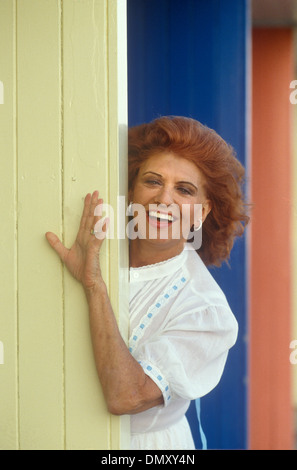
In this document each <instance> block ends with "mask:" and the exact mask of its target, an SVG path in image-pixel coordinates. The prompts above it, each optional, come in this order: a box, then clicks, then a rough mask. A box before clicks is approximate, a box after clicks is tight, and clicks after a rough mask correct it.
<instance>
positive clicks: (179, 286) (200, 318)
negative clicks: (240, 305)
mask: <svg viewBox="0 0 297 470" xmlns="http://www.w3.org/2000/svg"><path fill="white" fill-rule="evenodd" d="M237 332H238V325H237V321H236V319H235V317H234V315H233V313H232V311H231V309H230V307H229V305H228V302H227V300H226V297H225V295H224V294H223V292H222V290H221V289H220V287H219V286H218V284H217V283H216V281H215V280H214V279H213V277H212V276H211V274H210V273H209V271H208V269H207V268H206V266H205V265H204V263H203V262H202V260H201V259H200V257H199V256H198V255H197V253H196V252H195V251H194V249H193V248H191V245H186V247H185V249H184V250H183V252H182V253H181V254H180V255H178V256H176V257H174V258H171V259H169V260H167V261H164V262H161V263H157V264H154V265H149V266H144V267H141V268H130V340H129V349H130V352H131V354H132V355H133V356H134V358H135V359H136V360H137V361H138V362H139V363H140V364H141V366H142V367H143V370H144V372H145V373H146V374H147V375H148V376H149V377H150V378H151V379H152V380H153V381H154V382H155V383H156V384H157V385H158V387H159V388H160V390H161V391H162V394H163V398H164V404H163V405H161V406H157V407H154V408H150V409H149V410H146V411H144V412H142V413H138V414H135V415H133V416H132V417H131V433H132V444H131V446H132V448H134V449H136V448H141V449H164V448H166V449H174V448H175V449H182V448H194V447H193V441H192V437H191V433H190V428H189V426H188V424H187V423H186V422H185V413H186V411H187V409H188V407H189V405H190V401H191V400H193V399H197V398H198V397H202V396H203V395H205V394H207V393H208V392H210V391H211V390H212V389H213V388H214V387H215V386H216V385H217V384H218V382H219V380H220V378H221V375H222V373H223V370H224V366H225V363H226V359H227V355H228V350H229V349H230V348H231V347H232V346H233V345H234V343H235V341H236V338H237ZM185 428H187V429H185ZM181 430H182V432H181ZM185 434H188V436H187V437H186V438H185ZM184 439H185V440H186V442H183V440H184ZM191 442H192V443H191ZM182 446H184V447H182Z"/></svg>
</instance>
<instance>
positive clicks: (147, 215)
mask: <svg viewBox="0 0 297 470" xmlns="http://www.w3.org/2000/svg"><path fill="white" fill-rule="evenodd" d="M243 176H244V170H243V168H242V166H241V164H240V163H239V162H238V160H237V159H236V158H235V156H234V154H233V150H232V148H231V147H230V146H229V145H227V144H226V143H225V142H224V140H223V139H222V138H221V137H219V136H218V135H217V134H216V133H215V132H214V131H213V130H210V129H208V128H207V127H205V126H203V125H201V124H200V123H199V122H197V121H195V120H193V119H189V118H182V117H162V118H159V119H156V120H155V121H153V122H151V123H150V124H144V125H141V126H137V127H135V128H132V129H130V131H129V199H130V205H129V207H130V213H131V216H132V217H133V216H135V219H132V220H136V213H137V217H138V218H137V224H135V227H134V231H133V233H134V234H135V228H136V229H137V230H136V231H137V236H136V237H135V236H133V237H132V236H131V240H130V341H129V347H127V346H126V344H125V342H124V341H123V339H122V337H121V335H120V333H119V330H118V326H117V323H116V320H115V316H114V313H113V310H112V306H111V304H110V301H109V297H108V293H107V289H106V285H105V283H104V280H103V278H102V275H101V270H100V261H99V256H98V255H99V252H100V248H101V246H102V243H103V242H104V236H105V233H106V230H107V224H106V223H103V228H102V230H101V231H100V230H99V232H100V233H99V234H97V233H96V230H95V232H94V227H96V228H98V221H101V216H100V215H94V214H99V212H100V211H99V212H98V206H100V204H102V202H103V201H102V199H100V198H99V194H98V191H95V192H94V193H93V194H92V195H91V194H88V195H87V196H86V198H85V203H84V210H83V214H82V219H81V223H80V228H79V231H78V235H77V238H76V241H75V242H74V245H73V246H72V248H71V249H70V250H68V249H66V248H65V247H64V246H63V244H62V243H61V242H60V241H59V239H58V238H57V237H56V235H54V234H53V233H50V232H48V233H47V234H46V236H47V239H48V241H49V243H50V245H51V246H52V247H53V248H54V249H55V250H56V252H57V253H58V254H59V256H60V257H61V259H62V261H63V262H64V263H65V265H66V266H67V267H68V269H69V271H70V272H71V274H72V275H73V276H74V277H75V278H76V279H77V280H78V281H80V282H81V283H82V285H83V287H84V291H85V294H86V299H87V302H88V307H89V317H90V327H91V335H92V342H93V349H94V357H95V362H96V366H97V371H98V376H99V379H100V382H101V385H102V389H103V392H104V396H105V400H106V403H107V407H108V410H109V411H110V412H111V413H113V414H116V415H122V414H130V415H131V432H132V437H131V439H132V441H131V448H133V449H162V450H164V449H194V448H195V446H194V442H193V439H192V435H191V431H190V428H189V425H188V423H187V420H186V417H185V413H186V411H187V409H188V406H189V404H190V400H192V399H196V398H198V397H201V396H203V395H205V394H206V393H208V392H209V391H210V390H212V389H213V388H214V387H215V386H216V385H217V383H218V382H219V380H220V377H221V375H222V372H223V369H224V366H225V362H226V358H227V354H228V350H229V349H230V348H231V347H232V346H233V345H234V343H235V341H236V337H237V322H236V320H235V317H234V315H233V313H232V312H231V310H230V307H229V305H228V303H227V300H226V298H225V296H224V294H223V293H222V291H221V289H220V288H219V286H218V285H217V284H216V282H215V281H214V279H213V278H212V276H211V275H210V273H209V271H208V270H207V268H206V266H208V265H220V264H221V263H222V262H223V261H225V260H227V259H228V256H229V254H230V251H231V248H232V246H233V242H234V239H235V237H236V236H239V235H242V233H243V230H244V226H245V225H246V223H247V222H248V217H247V215H246V213H245V204H244V201H243V195H242V191H241V184H242V181H243ZM197 206H198V207H200V208H201V210H200V211H196V210H195V208H196V207H197ZM135 207H136V211H135V210H134V209H133V208H135ZM96 208H97V209H96ZM140 208H143V211H141V210H140ZM96 210H97V212H96ZM197 214H198V215H197ZM101 225H102V221H101ZM202 225H203V239H202V244H201V246H200V244H199V246H198V247H197V246H195V244H194V246H193V243H190V242H188V238H189V239H192V238H193V234H194V235H195V234H196V235H197V234H199V233H200V234H201V230H202V228H201V226H202ZM185 226H186V227H187V226H188V232H190V233H186V234H185V229H184V227H185ZM177 228H178V229H179V230H177ZM152 232H153V236H151V234H152ZM164 233H165V235H166V236H164ZM177 233H179V236H176V234H177ZM194 238H195V237H194ZM196 250H197V251H196Z"/></svg>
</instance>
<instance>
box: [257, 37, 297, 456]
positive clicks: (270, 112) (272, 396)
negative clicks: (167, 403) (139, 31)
mask: <svg viewBox="0 0 297 470" xmlns="http://www.w3.org/2000/svg"><path fill="white" fill-rule="evenodd" d="M296 78H297V77H296ZM252 79H253V103H252V104H253V110H252V168H251V177H252V181H251V191H252V202H253V203H254V209H253V212H252V224H251V259H250V387H249V391H250V403H249V426H250V429H249V441H250V444H249V445H250V448H251V449H291V448H292V447H293V424H292V423H293V420H292V404H291V380H290V362H289V355H290V352H291V351H290V349H289V344H290V341H291V339H292V338H291V300H290V299H291V294H290V289H291V286H290V272H291V266H290V265H291V253H290V216H291V204H292V202H291V189H290V171H291V157H292V155H291V120H290V111H291V107H292V105H291V103H290V100H289V96H290V92H291V91H292V90H290V88H289V85H290V82H291V81H292V79H293V34H292V31H291V30H290V29H282V28H270V29H255V30H254V32H253V76H252Z"/></svg>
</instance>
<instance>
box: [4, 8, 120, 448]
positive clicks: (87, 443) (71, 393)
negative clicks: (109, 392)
mask: <svg viewBox="0 0 297 470" xmlns="http://www.w3.org/2000/svg"><path fill="white" fill-rule="evenodd" d="M125 23H126V15H125V0H94V1H93V0H79V1H76V2H73V1H72V0H71V1H70V0H64V1H62V0H43V1H40V0H19V1H18V2H15V1H10V0H3V1H2V2H0V26H1V28H0V40H1V44H0V47H1V56H0V64H1V69H0V71H1V76H0V81H1V82H3V84H4V96H5V99H4V101H5V103H4V104H2V103H0V121H1V141H0V146H1V147H0V150H1V178H2V179H1V183H2V188H3V190H4V194H5V198H2V199H1V202H0V205H1V213H2V215H3V221H2V227H3V236H2V243H1V251H0V254H1V265H2V266H3V269H2V271H1V287H0V288H1V311H0V341H1V343H0V345H1V346H2V345H3V347H4V358H5V360H4V364H2V360H1V357H0V379H1V387H0V415H1V419H0V448H3V449H17V448H20V449H34V450H38V449H65V448H66V449H110V448H113V447H114V448H122V447H123V446H126V447H128V442H129V426H128V422H127V419H126V418H123V419H122V418H118V417H113V418H111V416H110V415H109V414H108V413H107V411H106V406H105V403H104V400H103V397H102V393H101V388H100V384H99V380H98V377H97V374H96V368H95V364H94V359H93V353H92V346H91V340H90V333H89V319H88V312H87V305H86V301H85V298H84V294H83V292H82V289H81V286H79V285H78V284H77V283H76V282H75V281H74V280H73V279H72V278H71V277H70V275H69V274H68V273H67V272H66V271H65V270H64V268H63V266H62V264H61V263H60V262H59V260H58V258H57V256H56V255H55V254H54V253H53V251H52V250H51V248H50V247H49V245H48V244H47V242H46V240H45V238H44V234H45V232H46V231H48V230H50V231H53V232H55V233H57V234H58V235H59V236H60V237H61V238H62V239H63V240H64V242H65V244H66V245H70V244H71V243H72V242H73V240H74V237H75V235H76V231H77V228H78V222H79V219H80V216H81V210H82V206H83V197H84V195H85V194H86V193H87V192H89V191H92V190H94V189H99V190H100V192H101V194H102V196H103V197H104V199H105V202H106V203H112V204H116V201H117V195H118V194H119V195H120V194H121V195H125V194H126V181H127V171H126V165H127V158H126V138H127V118H126V98H127V93H126V88H125V83H126V77H125V73H126V71H125V67H126V63H125V44H120V41H125V37H124V36H125ZM120 57H121V59H122V61H121V60H120ZM110 74H112V76H111V75H110ZM120 74H123V75H121V77H120ZM119 77H120V78H121V83H119ZM3 156H4V158H3ZM114 209H115V217H117V211H116V207H114ZM127 248H128V247H127V242H126V241H123V240H110V241H109V240H107V241H106V243H105V244H104V249H103V251H102V266H103V272H104V276H105V279H106V281H107V285H108V287H109V288H110V294H111V297H112V302H113V304H114V307H115V312H116V315H117V318H118V321H119V324H120V327H121V329H122V332H123V336H124V338H125V339H127V328H128V323H127V318H128V303H127V298H126V297H127V296H126V292H127V268H128V262H127V258H128V256H127V255H128V250H127ZM123 293H125V295H123ZM122 295H123V299H122V298H121V297H120V296H122ZM120 300H121V301H120ZM122 319H123V321H122ZM0 353H1V351H0Z"/></svg>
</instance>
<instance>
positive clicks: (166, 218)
mask: <svg viewBox="0 0 297 470" xmlns="http://www.w3.org/2000/svg"><path fill="white" fill-rule="evenodd" d="M148 216H149V218H150V219H152V220H156V221H158V222H173V220H174V219H173V216H172V214H167V213H163V212H159V211H148Z"/></svg>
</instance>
